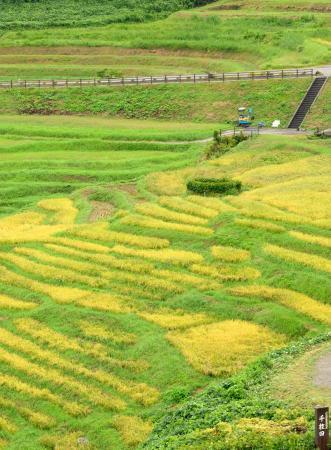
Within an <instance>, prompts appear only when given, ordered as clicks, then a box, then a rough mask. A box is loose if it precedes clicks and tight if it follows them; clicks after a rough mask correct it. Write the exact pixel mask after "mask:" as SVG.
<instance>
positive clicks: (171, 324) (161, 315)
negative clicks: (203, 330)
mask: <svg viewBox="0 0 331 450" xmlns="http://www.w3.org/2000/svg"><path fill="white" fill-rule="evenodd" d="M138 315H139V316H140V317H142V318H143V319H145V320H148V321H149V322H153V323H156V324H157V325H160V327H162V328H167V329H168V330H172V329H176V328H187V327H192V326H196V325H201V324H203V323H208V322H211V321H212V320H213V319H212V318H211V317H208V316H207V315H206V314H203V313H196V314H189V313H186V312H185V311H181V310H169V309H161V310H159V311H157V312H141V313H138Z"/></svg>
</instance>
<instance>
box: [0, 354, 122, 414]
mask: <svg viewBox="0 0 331 450" xmlns="http://www.w3.org/2000/svg"><path fill="white" fill-rule="evenodd" d="M0 361H2V362H4V363H6V364H8V365H9V366H11V367H13V368H14V369H16V370H19V371H21V372H24V373H26V374H27V375H28V376H29V377H33V378H35V379H38V380H44V381H47V382H50V383H52V384H55V385H58V386H60V387H64V388H65V389H67V390H69V391H70V392H74V393H76V394H78V395H82V396H84V397H86V398H87V399H89V401H90V402H92V403H93V404H94V405H100V406H103V407H106V408H109V409H118V410H119V409H123V408H124V407H125V406H126V404H125V402H124V401H123V400H121V399H119V398H116V397H114V396H112V395H110V394H108V393H106V392H104V391H101V390H100V389H99V388H96V387H93V386H91V384H89V385H86V384H84V383H82V382H80V381H77V380H76V379H75V378H72V377H69V376H68V375H64V374H63V373H62V372H60V371H58V370H57V369H53V368H50V367H47V368H44V367H43V366H40V365H38V364H35V363H32V362H31V361H29V360H28V359H25V358H23V357H21V356H19V355H17V354H15V353H13V352H7V351H6V350H4V349H2V348H0Z"/></svg>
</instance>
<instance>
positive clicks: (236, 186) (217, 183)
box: [186, 178, 242, 195]
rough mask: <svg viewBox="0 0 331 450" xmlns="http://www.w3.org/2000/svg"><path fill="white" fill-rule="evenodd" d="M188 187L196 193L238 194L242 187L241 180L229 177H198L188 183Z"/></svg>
mask: <svg viewBox="0 0 331 450" xmlns="http://www.w3.org/2000/svg"><path fill="white" fill-rule="evenodd" d="M186 186H187V189H188V190H189V191H191V192H195V193H196V194H200V195H206V194H223V195H233V194H238V193H239V192H240V191H241V189H242V184H241V181H237V180H230V179H228V178H196V179H194V180H190V181H189V182H188V183H187V185H186Z"/></svg>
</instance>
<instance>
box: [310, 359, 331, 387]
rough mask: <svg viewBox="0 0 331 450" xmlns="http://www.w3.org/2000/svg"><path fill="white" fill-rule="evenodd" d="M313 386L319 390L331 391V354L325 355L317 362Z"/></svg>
mask: <svg viewBox="0 0 331 450" xmlns="http://www.w3.org/2000/svg"><path fill="white" fill-rule="evenodd" d="M314 384H315V385H316V386H318V387H321V388H330V389H331V352H329V353H326V354H325V355H323V356H322V357H321V358H320V359H319V360H318V361H317V363H316V373H315V376H314Z"/></svg>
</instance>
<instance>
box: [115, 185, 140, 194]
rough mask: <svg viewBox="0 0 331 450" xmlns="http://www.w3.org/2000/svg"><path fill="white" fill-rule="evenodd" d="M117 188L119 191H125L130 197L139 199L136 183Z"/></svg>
mask: <svg viewBox="0 0 331 450" xmlns="http://www.w3.org/2000/svg"><path fill="white" fill-rule="evenodd" d="M116 188H117V189H118V190H119V191H123V192H126V193H127V194H129V195H132V197H137V195H138V189H137V185H136V184H134V183H126V184H119V185H118V186H116Z"/></svg>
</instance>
